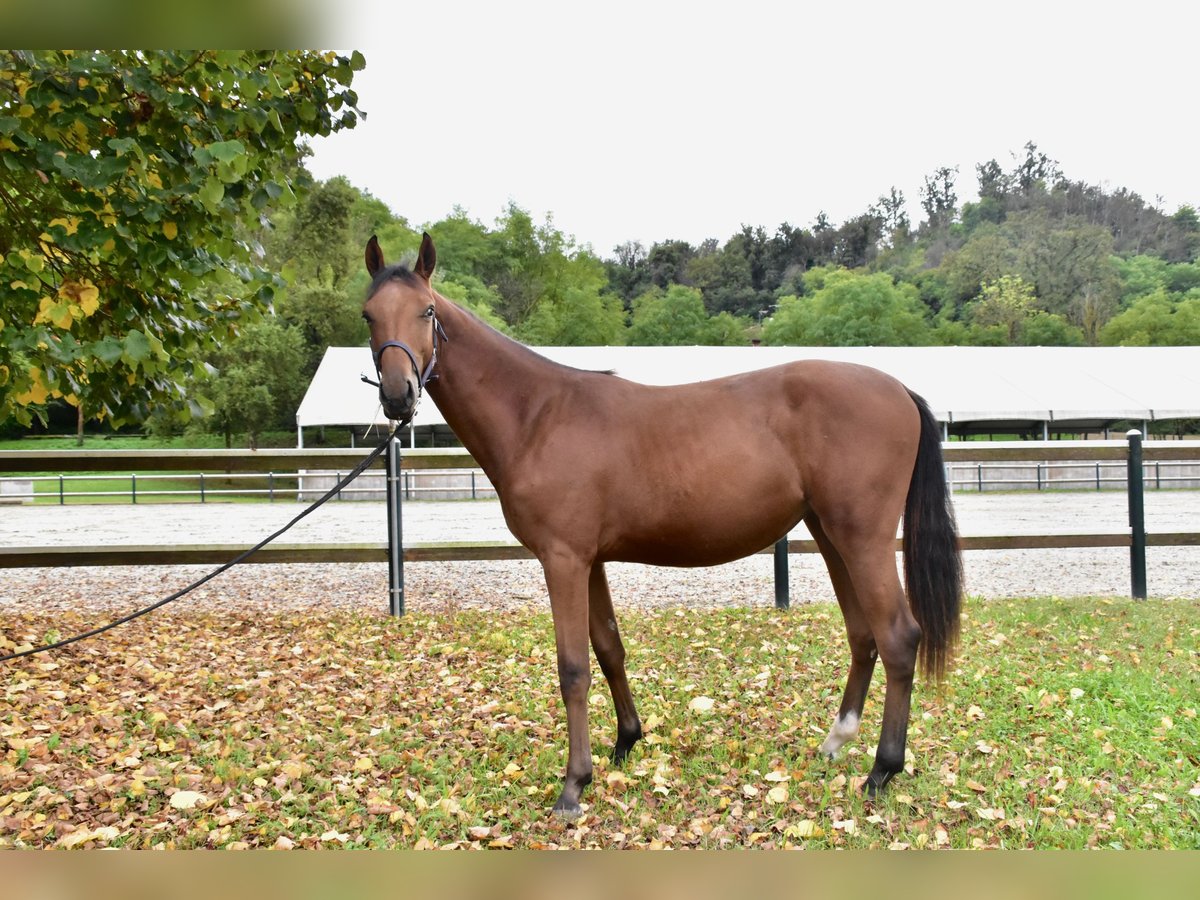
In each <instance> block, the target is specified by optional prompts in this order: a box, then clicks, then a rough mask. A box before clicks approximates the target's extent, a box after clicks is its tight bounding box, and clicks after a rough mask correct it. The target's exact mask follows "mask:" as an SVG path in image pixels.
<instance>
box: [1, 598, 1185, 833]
mask: <svg viewBox="0 0 1200 900" xmlns="http://www.w3.org/2000/svg"><path fill="white" fill-rule="evenodd" d="M1198 614H1200V601H1196V600H1189V601H1178V600H1177V601H1170V602H1158V601H1151V602H1149V603H1141V604H1136V603H1132V602H1129V601H1109V600H1078V599H1072V600H1069V601H1068V600H1058V599H1042V600H1018V601H992V602H979V601H976V602H972V603H969V604H968V607H967V613H966V619H965V620H964V640H963V647H962V652H961V654H960V660H959V663H958V665H957V667H956V668H955V669H954V670H953V671H952V672H951V674H950V675H949V677H948V679H947V681H946V682H945V684H944V685H943V686H942V688H941V691H940V692H938V691H935V690H934V689H933V688H932V687H931V686H929V685H926V684H924V683H921V682H920V681H919V686H918V690H917V693H916V695H915V697H914V706H913V721H912V725H911V728H910V734H909V752H910V765H909V770H908V772H906V773H905V774H904V775H902V776H899V777H897V779H896V780H895V781H894V782H893V783H892V785H891V787H890V788H889V793H888V794H887V796H886V797H885V798H884V799H883V800H881V801H879V802H868V801H866V800H864V799H863V798H862V796H861V795H860V793H859V791H858V790H857V788H858V785H859V784H860V782H861V780H862V777H863V776H864V775H865V774H866V772H867V771H868V770H869V768H870V763H871V760H870V754H871V753H872V752H873V745H874V742H875V740H876V739H877V736H878V734H877V733H878V727H879V715H880V709H881V705H882V672H881V671H879V672H877V673H876V679H875V683H874V685H873V688H872V692H871V695H870V697H869V699H868V703H867V708H866V711H865V715H864V728H863V734H862V735H861V736H860V738H859V740H858V741H856V742H855V743H853V744H851V745H850V746H849V748H848V750H847V751H844V755H843V756H842V757H841V758H840V759H838V760H836V761H834V762H826V761H823V760H821V759H820V758H818V757H817V755H816V752H815V751H816V747H817V745H818V744H819V743H820V741H821V740H822V738H823V736H824V734H825V732H826V731H827V729H828V726H829V724H830V721H831V719H832V716H833V714H834V712H835V710H836V707H837V704H838V701H839V698H840V693H841V689H842V686H843V683H844V677H845V671H846V666H847V663H848V654H847V651H846V649H845V639H844V635H843V632H842V623H841V617H840V615H839V613H838V611H837V608H836V607H834V606H829V605H813V606H804V607H799V608H796V609H793V610H791V611H788V612H785V613H779V612H776V611H774V610H711V611H665V612H663V611H659V612H653V613H648V614H634V613H633V612H632V611H627V612H626V613H625V614H624V616H623V621H622V629H623V633H624V636H625V639H626V644H627V647H628V650H629V655H628V663H629V669H630V674H631V680H632V684H633V689H634V693H635V697H636V698H637V700H638V703H639V711H640V713H641V716H642V719H643V722H644V725H645V728H646V733H647V737H646V741H645V743H643V744H641V745H639V746H638V747H637V748H636V749H635V751H634V753H633V754H632V755H631V757H630V759H629V760H628V761H627V763H626V764H625V765H624V766H623V767H621V768H619V769H618V768H613V767H612V766H611V765H609V764H608V763H607V760H606V753H607V751H608V748H609V747H610V746H611V741H612V737H613V731H614V725H613V715H612V711H611V701H610V699H609V697H608V693H607V686H606V685H605V684H604V682H603V679H602V678H601V677H600V676H599V674H598V673H597V674H596V677H595V680H594V683H593V688H592V698H591V704H592V705H591V710H592V745H593V748H594V752H595V755H596V778H595V782H594V783H593V785H592V787H591V788H589V789H588V791H587V792H586V793H585V802H586V804H587V805H586V807H585V814H584V816H583V817H582V818H581V819H580V820H578V821H576V822H573V823H566V822H561V821H559V820H557V819H555V818H554V817H552V816H551V815H549V814H548V812H547V810H548V809H549V807H550V805H551V804H552V803H553V801H554V799H555V797H556V796H557V791H558V788H559V779H560V778H561V775H562V770H563V765H564V762H565V753H566V725H565V720H564V717H563V715H562V710H561V702H560V700H559V696H558V685H557V681H556V675H555V664H554V653H553V634H552V629H551V621H550V617H549V615H548V614H546V613H540V612H536V613H535V612H515V613H513V612H509V613H487V612H464V613H460V614H457V615H453V616H448V615H440V616H427V615H414V614H410V615H409V616H406V617H405V618H403V619H401V620H390V619H387V618H382V617H366V616H357V615H350V614H342V613H337V614H329V615H319V614H299V613H291V614H283V615H276V616H254V617H246V618H245V619H242V620H238V619H237V618H234V617H230V616H228V615H221V616H207V615H204V614H196V613H181V612H170V611H164V612H163V613H159V614H156V615H154V616H151V617H149V618H147V619H143V620H140V621H138V622H135V623H133V624H131V625H127V626H124V627H122V628H119V629H117V630H116V631H114V632H110V633H109V634H107V635H105V636H103V637H101V638H99V639H93V640H90V641H86V642H84V643H83V644H77V645H74V646H73V647H71V648H68V649H65V650H61V651H57V652H55V653H52V654H47V655H42V656H35V657H31V658H26V659H23V660H19V661H16V662H9V663H4V664H0V665H3V666H4V669H3V673H2V676H0V677H2V680H0V685H2V689H3V694H4V704H3V707H2V708H0V753H2V756H0V846H16V847H51V846H59V847H71V846H76V847H96V846H124V847H149V846H157V845H162V846H167V847H285V848H286V847H316V846H328V847H342V846H345V847H352V846H367V847H453V846H457V847H533V848H546V847H660V846H670V847H685V846H686V847H694V846H700V847H731V846H805V847H859V848H865V847H928V848H936V847H994V846H1003V847H1093V846H1101V847H1109V846H1111V847H1198V846H1200V726H1198V724H1197V721H1196V712H1197V707H1198V706H1200V675H1198V671H1200V660H1198V659H1197V649H1198V645H1200V615H1198ZM91 624H94V623H90V622H86V621H84V620H82V619H81V618H79V617H77V616H74V615H55V616H53V617H51V616H45V615H23V616H19V617H13V618H10V619H9V620H8V621H7V622H5V623H4V625H3V628H2V630H0V648H5V649H11V648H12V647H13V646H21V645H23V644H25V643H26V642H39V641H41V640H44V639H46V638H53V637H55V636H57V635H59V634H60V633H61V634H69V633H73V632H75V631H78V630H83V629H84V628H85V627H87V626H89V625H91Z"/></svg>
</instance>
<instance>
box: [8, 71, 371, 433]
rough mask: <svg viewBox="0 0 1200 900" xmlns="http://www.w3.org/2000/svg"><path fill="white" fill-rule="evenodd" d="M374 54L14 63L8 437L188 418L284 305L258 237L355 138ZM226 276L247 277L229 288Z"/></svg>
mask: <svg viewBox="0 0 1200 900" xmlns="http://www.w3.org/2000/svg"><path fill="white" fill-rule="evenodd" d="M364 65H365V62H364V60H363V58H362V56H361V55H360V54H358V53H355V54H353V56H351V57H343V56H338V55H336V54H333V53H317V52H309V51H304V52H282V51H256V52H241V51H163V52H157V51H14V50H10V51H3V52H2V53H0V205H2V206H3V209H4V220H5V227H4V229H3V230H2V231H0V284H3V285H4V286H5V297H4V307H3V310H2V312H0V421H3V420H5V419H8V418H9V417H15V419H16V420H17V421H18V422H22V423H28V422H30V420H31V417H32V416H33V415H35V414H37V415H41V411H42V410H43V409H44V406H45V404H46V403H47V402H48V401H50V400H53V399H55V398H64V399H66V400H67V401H68V402H70V403H73V404H74V405H76V406H79V407H80V408H81V410H82V411H85V412H86V415H87V416H88V417H89V418H93V417H96V418H105V419H108V420H109V421H111V422H113V423H114V424H121V423H124V422H128V421H134V420H144V419H145V418H146V417H147V415H148V413H149V411H150V408H151V407H152V406H153V407H155V408H157V409H158V410H159V411H163V410H167V409H171V410H174V411H175V413H176V414H177V415H178V416H179V417H180V418H184V417H187V416H188V415H189V414H190V412H191V411H192V410H193V409H194V408H195V407H194V405H193V404H189V402H188V401H189V400H193V401H194V399H195V398H194V397H191V396H190V395H189V386H190V385H192V384H193V383H195V382H198V381H199V380H200V378H201V373H202V369H203V364H204V362H205V361H206V360H207V359H209V358H210V357H212V356H213V354H214V352H215V351H214V348H215V347H217V346H219V345H221V344H222V343H224V342H226V341H228V340H229V339H230V336H231V334H232V333H234V332H235V330H236V328H237V327H238V325H239V323H240V322H242V321H243V320H244V319H246V318H247V317H253V316H254V315H256V314H257V313H258V312H260V311H261V310H262V309H263V308H265V307H266V306H267V305H269V303H270V302H271V300H272V296H273V294H274V289H275V287H276V285H277V281H276V277H275V276H274V275H273V274H272V273H271V272H270V271H268V270H267V269H266V268H264V267H263V266H262V265H261V264H260V262H259V261H258V258H257V248H256V247H254V246H253V245H252V242H251V241H250V240H249V239H248V238H247V237H246V235H247V234H249V233H251V232H252V230H253V225H254V223H257V222H258V221H259V219H260V217H262V216H264V215H266V214H267V213H268V212H269V211H270V210H272V209H274V208H275V207H276V206H277V205H279V204H281V203H286V202H288V201H289V200H290V199H291V198H292V196H293V191H294V189H295V188H296V187H298V186H299V185H300V184H301V183H302V182H303V170H302V169H301V168H300V165H299V164H300V160H301V157H302V154H303V152H305V151H304V148H303V147H302V146H300V145H299V144H298V143H297V138H300V137H305V136H311V135H326V134H329V133H331V132H333V131H337V130H339V129H342V128H348V127H352V126H353V125H354V124H355V122H356V120H357V117H358V111H357V109H356V104H357V102H358V101H357V96H356V95H355V94H354V92H353V91H352V90H350V83H351V80H352V78H353V73H354V72H355V71H357V70H359V69H361V68H362V67H363V66H364ZM222 273H225V274H226V275H228V276H230V277H227V278H224V279H223V278H221V277H220V276H221V274H222Z"/></svg>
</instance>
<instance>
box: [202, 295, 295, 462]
mask: <svg viewBox="0 0 1200 900" xmlns="http://www.w3.org/2000/svg"><path fill="white" fill-rule="evenodd" d="M303 362H304V338H303V337H302V336H301V334H300V331H299V329H297V328H294V327H290V326H287V325H284V324H282V323H281V322H279V321H277V320H275V319H273V318H266V319H263V320H261V321H258V322H254V323H252V324H250V325H247V326H246V327H245V328H244V329H242V331H241V333H240V334H239V335H238V336H237V338H236V339H234V340H233V341H232V342H231V343H230V344H229V346H227V347H224V348H222V349H221V351H220V352H219V353H218V354H217V355H216V356H215V357H214V363H215V365H216V367H217V374H216V375H214V376H213V379H212V382H211V386H210V388H209V392H210V394H211V396H212V398H213V405H214V410H213V416H212V418H211V419H210V422H211V424H212V426H213V427H214V428H216V429H217V430H219V431H221V432H222V433H224V435H225V446H227V447H228V446H231V445H232V441H233V435H234V434H246V435H247V436H248V438H249V441H250V446H251V447H257V446H258V438H259V435H261V434H262V433H263V431H265V430H267V429H269V428H275V427H280V426H285V427H286V426H290V425H291V424H292V422H293V421H294V420H293V419H292V418H291V416H292V415H293V414H294V413H295V410H296V407H297V406H299V404H300V399H301V398H302V397H303V396H304V391H305V389H306V388H307V387H308V379H306V378H304V377H303V375H302V373H301V370H302V366H303Z"/></svg>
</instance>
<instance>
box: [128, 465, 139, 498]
mask: <svg viewBox="0 0 1200 900" xmlns="http://www.w3.org/2000/svg"><path fill="white" fill-rule="evenodd" d="M129 497H130V499H131V500H132V501H133V502H134V503H137V473H136V472H134V473H133V474H132V475H130V476H129Z"/></svg>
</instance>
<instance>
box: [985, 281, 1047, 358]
mask: <svg viewBox="0 0 1200 900" xmlns="http://www.w3.org/2000/svg"><path fill="white" fill-rule="evenodd" d="M968 309H969V310H970V315H971V319H972V320H973V321H974V323H975V324H976V325H978V326H980V327H982V328H989V327H993V326H1000V328H1001V330H1002V332H1003V333H1004V336H1005V338H1006V343H1008V344H1019V343H1020V342H1021V331H1022V328H1023V327H1024V325H1025V321H1026V320H1027V319H1029V318H1031V317H1032V316H1033V315H1034V314H1035V313H1037V312H1038V311H1039V310H1038V308H1037V297H1036V296H1035V294H1034V290H1033V285H1031V284H1028V283H1026V282H1025V280H1024V279H1022V278H1021V276H1020V275H1002V276H1000V278H998V279H996V280H995V281H989V282H986V283H985V284H984V285H983V289H982V290H981V291H980V293H979V296H978V297H976V298H975V300H973V301H972V302H971V303H970V304H968Z"/></svg>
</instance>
